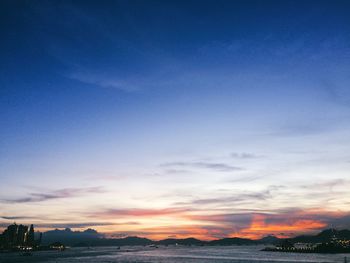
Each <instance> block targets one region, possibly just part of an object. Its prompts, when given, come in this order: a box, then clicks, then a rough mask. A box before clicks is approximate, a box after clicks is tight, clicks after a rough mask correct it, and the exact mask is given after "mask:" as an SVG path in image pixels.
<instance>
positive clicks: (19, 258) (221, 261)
mask: <svg viewBox="0 0 350 263" xmlns="http://www.w3.org/2000/svg"><path fill="white" fill-rule="evenodd" d="M262 248H263V247H261V246H218V247H215V246H203V247H201V246H190V247H186V246H167V247H166V246H159V247H158V248H157V247H137V246H133V247H121V248H118V247H92V248H68V249H66V250H64V251H36V252H33V253H32V254H31V255H23V254H22V253H19V252H12V253H0V263H21V262H25V263H30V262H45V263H61V262H62V263H63V262H64V263H117V262H125V263H129V262H130V263H131V262H140V263H146V262H147V263H151V262H154V263H165V262H167V263H199V262H203V263H227V262H232V263H250V262H251V263H258V262H264V263H265V262H273V263H278V262H280V263H282V262H283V263H295V262H309V263H311V262H328V263H331V262H332V263H333V262H338V263H343V262H345V257H348V262H350V260H349V259H350V254H300V253H286V252H266V251H261V249H262Z"/></svg>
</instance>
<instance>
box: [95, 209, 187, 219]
mask: <svg viewBox="0 0 350 263" xmlns="http://www.w3.org/2000/svg"><path fill="white" fill-rule="evenodd" d="M187 211H189V210H188V209H187V208H163V209H141V208H129V209H108V210H105V211H100V212H96V213H92V214H90V216H91V217H103V218H106V217H107V218H115V217H156V216H167V215H175V214H182V213H185V212H187Z"/></svg>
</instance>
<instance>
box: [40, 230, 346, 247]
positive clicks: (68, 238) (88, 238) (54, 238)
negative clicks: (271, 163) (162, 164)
mask: <svg viewBox="0 0 350 263" xmlns="http://www.w3.org/2000/svg"><path fill="white" fill-rule="evenodd" d="M334 236H336V237H337V238H341V239H348V240H350V230H335V229H327V230H324V231H322V232H320V233H318V234H317V235H301V236H297V237H294V238H288V239H280V238H277V237H275V236H273V235H269V236H266V237H264V238H261V239H259V240H252V239H248V238H238V237H232V238H222V239H217V240H211V241H202V240H199V239H196V238H185V239H176V238H168V239H163V240H159V241H153V240H150V239H148V238H141V237H136V236H134V237H125V238H106V237H105V236H104V235H103V234H101V233H98V232H97V231H96V230H94V229H87V230H85V231H72V230H71V229H69V228H67V229H64V230H58V229H55V230H51V231H47V232H44V233H43V238H42V244H44V245H47V244H51V243H54V242H61V243H63V244H65V245H67V246H126V245H127V246H136V245H137V246H148V245H151V244H156V245H176V244H177V245H184V246H192V245H194V246H203V245H209V246H230V245H258V244H278V243H281V242H285V241H287V240H288V242H291V243H297V242H302V243H322V242H327V241H330V240H331V239H332V238H333V237H334Z"/></svg>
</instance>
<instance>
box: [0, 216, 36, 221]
mask: <svg viewBox="0 0 350 263" xmlns="http://www.w3.org/2000/svg"><path fill="white" fill-rule="evenodd" d="M0 218H2V219H5V220H25V219H37V217H32V216H0Z"/></svg>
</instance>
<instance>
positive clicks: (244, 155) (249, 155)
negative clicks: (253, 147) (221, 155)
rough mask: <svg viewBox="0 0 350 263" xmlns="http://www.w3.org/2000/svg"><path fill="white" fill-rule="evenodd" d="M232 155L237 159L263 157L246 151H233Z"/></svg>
mask: <svg viewBox="0 0 350 263" xmlns="http://www.w3.org/2000/svg"><path fill="white" fill-rule="evenodd" d="M230 156H231V157H232V158H235V159H256V158H260V157H261V156H259V155H256V154H253V153H245V152H242V153H237V152H233V153H231V154H230Z"/></svg>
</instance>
